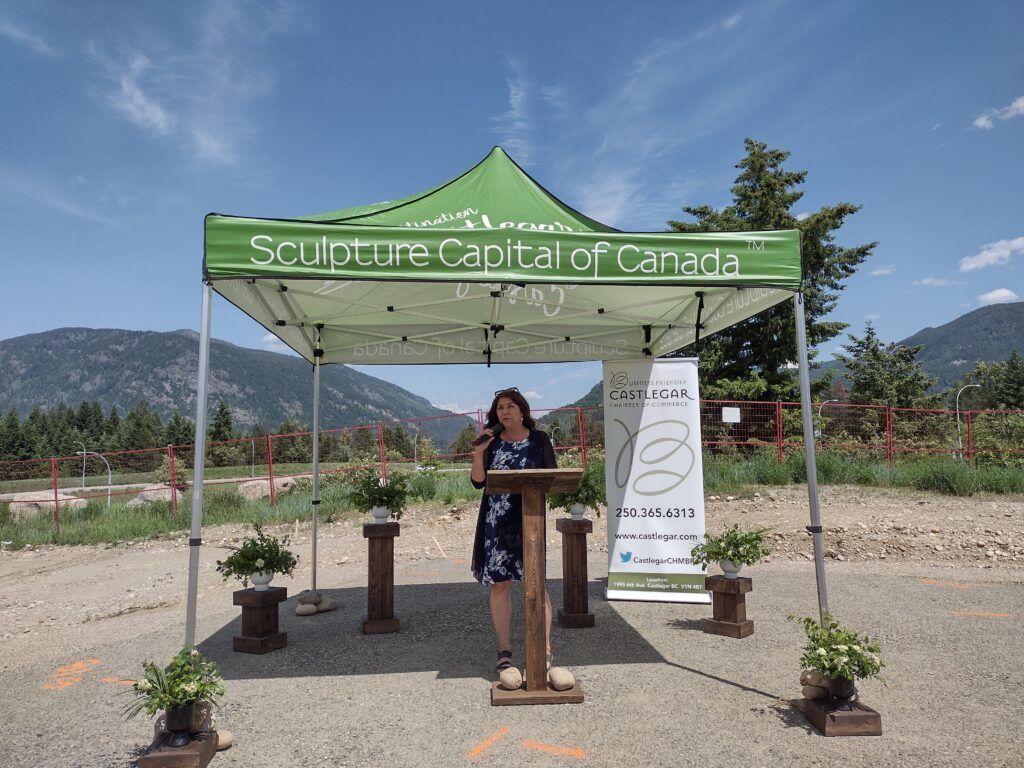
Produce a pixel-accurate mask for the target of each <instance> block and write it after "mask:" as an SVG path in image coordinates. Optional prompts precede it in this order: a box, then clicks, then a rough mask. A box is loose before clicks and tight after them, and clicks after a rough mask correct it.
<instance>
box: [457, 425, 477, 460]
mask: <svg viewBox="0 0 1024 768" xmlns="http://www.w3.org/2000/svg"><path fill="white" fill-rule="evenodd" d="M476 438H477V430H476V426H475V425H473V424H467V425H466V426H465V428H464V429H463V430H462V431H461V432H459V434H458V436H457V437H456V438H455V441H454V442H453V443H452V449H451V453H472V452H473V441H474V440H476Z"/></svg>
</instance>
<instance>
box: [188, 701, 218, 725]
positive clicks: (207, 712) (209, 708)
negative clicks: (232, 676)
mask: <svg viewBox="0 0 1024 768" xmlns="http://www.w3.org/2000/svg"><path fill="white" fill-rule="evenodd" d="M215 730H217V717H216V715H214V714H213V705H212V704H210V702H208V701H197V702H196V708H195V716H194V717H193V719H192V727H191V728H189V729H188V732H189V733H203V732H205V731H215Z"/></svg>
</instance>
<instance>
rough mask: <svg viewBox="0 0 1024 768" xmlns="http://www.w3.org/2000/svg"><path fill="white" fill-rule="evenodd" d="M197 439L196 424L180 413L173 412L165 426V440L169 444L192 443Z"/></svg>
mask: <svg viewBox="0 0 1024 768" xmlns="http://www.w3.org/2000/svg"><path fill="white" fill-rule="evenodd" d="M195 440H196V425H195V424H193V423H192V422H191V421H190V420H189V419H186V418H184V417H183V416H181V415H180V414H177V413H172V414H171V417H170V418H169V419H168V420H167V426H165V427H164V439H163V442H164V443H165V444H167V445H191V444H193V443H194V442H195Z"/></svg>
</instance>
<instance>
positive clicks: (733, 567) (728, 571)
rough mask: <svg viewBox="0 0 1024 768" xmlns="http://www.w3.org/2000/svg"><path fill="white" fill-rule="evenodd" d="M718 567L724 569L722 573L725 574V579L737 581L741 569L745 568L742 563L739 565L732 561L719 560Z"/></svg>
mask: <svg viewBox="0 0 1024 768" xmlns="http://www.w3.org/2000/svg"><path fill="white" fill-rule="evenodd" d="M718 567H719V568H721V569H722V573H724V574H725V578H727V579H735V578H736V577H737V576H738V575H739V572H740V568H742V567H743V564H742V563H740V564H739V565H737V564H736V563H734V562H733V561H732V560H719V561H718Z"/></svg>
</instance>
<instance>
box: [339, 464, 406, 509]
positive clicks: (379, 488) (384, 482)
mask: <svg viewBox="0 0 1024 768" xmlns="http://www.w3.org/2000/svg"><path fill="white" fill-rule="evenodd" d="M349 482H350V489H351V490H350V491H349V495H348V500H349V503H350V504H351V505H352V506H353V507H354V508H355V509H356V510H357V511H359V512H363V513H364V514H365V513H366V512H369V513H370V514H371V515H373V521H374V522H375V523H386V522H387V521H388V519H389V518H391V517H392V516H394V518H395V519H396V520H400V519H401V518H402V507H403V506H405V502H406V499H407V498H408V496H409V490H408V485H407V481H406V478H405V475H400V474H396V473H393V474H392V475H391V477H389V478H387V479H385V478H383V477H381V476H380V475H378V474H377V470H376V469H372V468H371V469H365V470H363V471H362V472H358V473H356V475H355V476H354V477H353V478H352V479H351V480H350V481H349Z"/></svg>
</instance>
